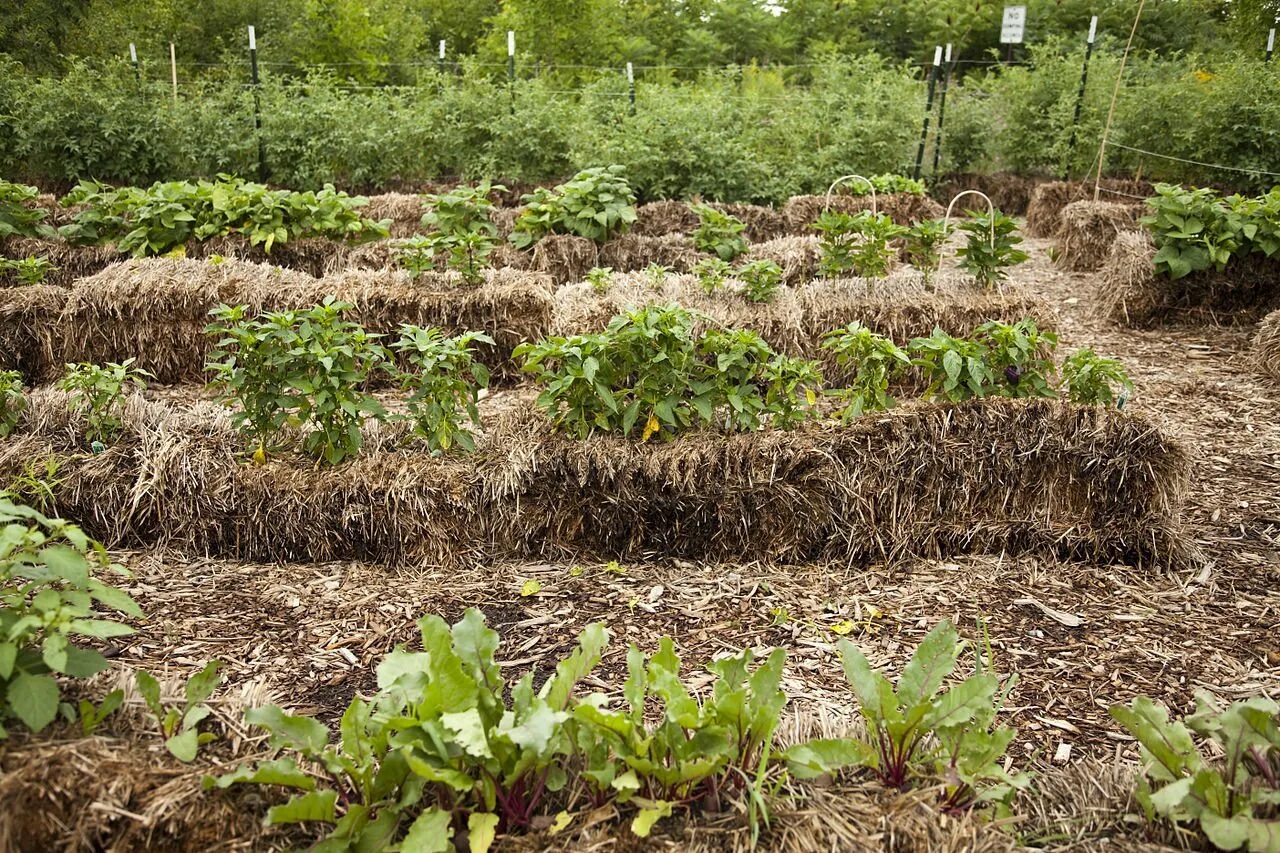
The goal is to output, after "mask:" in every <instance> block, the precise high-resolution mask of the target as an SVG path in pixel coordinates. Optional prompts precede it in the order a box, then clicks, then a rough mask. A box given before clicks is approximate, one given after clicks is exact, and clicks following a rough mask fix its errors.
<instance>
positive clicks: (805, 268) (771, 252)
mask: <svg viewBox="0 0 1280 853" xmlns="http://www.w3.org/2000/svg"><path fill="white" fill-rule="evenodd" d="M821 257H822V250H821V248H820V247H819V244H818V237H817V235H814V234H809V235H807V236H803V237H776V238H774V239H773V240H765V241H764V242H762V243H755V244H753V245H751V246H750V247H748V249H747V253H746V254H745V255H743V256H742V257H740V258H738V260H737V261H736V263H740V264H741V263H748V262H750V261H773V262H774V263H775V264H777V265H778V266H779V267H781V268H782V281H783V283H784V284H787V285H789V286H791V287H799V286H800V285H802V284H804V283H805V282H807V281H811V280H813V279H814V278H816V277H817V275H818V261H819V259H820V258H821Z"/></svg>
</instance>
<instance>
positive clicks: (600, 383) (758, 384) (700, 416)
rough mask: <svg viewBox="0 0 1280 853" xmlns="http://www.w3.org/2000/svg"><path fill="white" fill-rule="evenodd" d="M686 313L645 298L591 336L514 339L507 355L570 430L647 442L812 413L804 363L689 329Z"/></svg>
mask: <svg viewBox="0 0 1280 853" xmlns="http://www.w3.org/2000/svg"><path fill="white" fill-rule="evenodd" d="M694 319H695V318H694V316H693V315H692V314H690V313H689V312H688V311H685V310H684V309H682V308H677V307H674V306H650V307H647V308H643V309H639V310H633V311H629V312H627V313H625V314H621V315H619V316H617V317H614V318H613V320H611V321H610V323H609V326H608V328H606V329H605V331H604V332H602V333H599V334H594V335H578V336H575V337H571V338H560V337H553V338H549V339H547V340H544V341H542V342H540V343H537V344H529V343H526V344H521V345H520V346H519V347H517V348H516V350H515V356H516V357H517V358H520V359H522V360H523V367H524V370H526V371H528V372H530V373H532V374H534V376H535V378H536V380H537V381H538V383H539V384H541V385H542V386H544V387H543V390H542V392H541V394H539V396H538V405H539V406H541V407H542V408H543V409H545V410H546V411H547V413H548V414H549V415H550V416H551V419H552V422H553V423H554V424H555V425H556V426H558V427H560V428H561V429H564V430H566V431H567V432H569V433H570V434H572V435H574V436H576V437H578V438H586V437H587V436H588V435H590V434H592V433H593V432H596V431H600V432H615V433H620V434H622V435H624V436H627V437H630V436H631V435H633V434H634V433H636V432H637V431H638V432H639V433H640V439H641V440H642V441H647V440H649V439H650V438H651V437H652V436H654V435H659V436H660V437H661V438H663V439H669V438H672V437H674V436H675V435H676V434H678V433H679V432H681V431H684V430H687V429H691V428H694V427H698V426H705V425H711V424H717V425H719V426H720V427H722V428H724V429H728V430H753V429H757V428H759V427H760V426H761V425H763V424H764V423H765V422H766V421H768V422H770V423H773V424H775V425H777V426H780V427H784V428H786V427H790V426H793V425H794V424H795V423H797V422H799V421H800V420H803V419H804V418H806V417H809V416H811V415H812V414H813V409H812V407H813V399H812V397H813V394H814V393H815V390H816V388H817V386H818V382H819V381H820V377H819V376H818V374H817V372H816V370H815V369H814V368H813V366H812V365H810V364H808V363H806V362H801V361H797V360H794V359H789V358H787V357H785V356H779V355H776V354H774V352H773V351H772V350H771V349H770V348H769V347H768V345H767V344H765V343H764V341H762V340H760V338H759V337H758V336H757V335H755V334H754V333H753V332H747V331H725V330H710V331H707V332H705V333H703V334H702V335H701V336H697V337H695V336H694V334H693V326H694ZM800 400H803V401H804V403H803V404H802V403H800V402H799V401H800Z"/></svg>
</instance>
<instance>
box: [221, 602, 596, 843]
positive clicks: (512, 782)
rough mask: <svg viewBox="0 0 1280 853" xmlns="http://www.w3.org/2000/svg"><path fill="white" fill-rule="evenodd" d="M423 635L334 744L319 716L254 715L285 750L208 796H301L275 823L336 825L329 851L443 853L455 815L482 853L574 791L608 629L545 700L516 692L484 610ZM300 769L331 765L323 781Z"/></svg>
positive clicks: (524, 683) (391, 666)
mask: <svg viewBox="0 0 1280 853" xmlns="http://www.w3.org/2000/svg"><path fill="white" fill-rule="evenodd" d="M418 628H419V630H420V632H421V636H422V649H423V650H422V651H421V652H410V651H408V650H406V649H404V648H403V647H400V646H397V647H396V649H395V650H394V651H393V652H391V653H390V654H389V655H387V656H386V658H384V659H383V661H382V663H381V664H379V666H378V691H377V693H376V694H375V695H374V697H373V698H372V700H370V701H366V700H364V699H361V698H359V697H356V698H354V699H352V701H351V704H350V706H349V707H348V708H347V711H346V713H345V714H343V716H342V723H341V736H340V739H339V742H338V743H337V744H336V745H331V744H330V743H329V732H328V730H327V729H326V728H325V727H324V725H323V724H322V723H320V722H319V721H317V720H315V719H313V718H310V717H302V716H294V715H291V714H287V713H285V712H284V711H282V710H281V709H279V708H277V707H275V706H271V705H268V706H266V707H263V708H255V709H253V710H251V711H249V712H248V713H247V714H246V715H245V719H246V721H247V722H249V723H251V724H253V725H256V726H260V727H262V728H264V729H266V730H267V731H268V732H269V733H270V734H271V743H272V746H274V747H276V748H278V749H283V750H284V751H286V752H287V753H288V754H287V755H286V757H283V758H278V759H275V760H272V761H266V762H263V763H260V764H258V765H257V766H256V767H253V768H249V767H242V768H240V769H238V770H236V771H234V772H232V773H228V774H226V775H224V776H221V777H219V778H217V779H206V780H205V785H206V787H210V788H211V787H215V786H216V787H219V788H226V787H229V786H231V785H235V784H244V783H257V784H271V785H283V786H286V787H290V788H293V789H296V790H299V791H302V792H303V793H300V794H298V795H296V796H295V797H294V798H293V799H292V800H290V801H289V802H287V803H285V804H284V805H279V806H274V807H273V808H272V809H271V810H270V811H269V812H268V814H267V820H268V822H269V823H273V824H287V823H295V822H301V821H320V822H323V823H328V824H333V827H332V830H331V831H330V833H329V836H328V841H329V843H330V845H331V846H334V847H335V848H337V847H340V848H341V849H348V848H351V847H359V848H361V849H371V850H372V849H385V848H386V847H388V846H389V845H391V844H393V843H396V842H400V843H401V844H402V845H403V848H404V849H427V848H426V847H425V845H426V844H427V842H428V841H430V842H431V843H432V844H435V845H436V846H437V849H443V846H444V845H443V843H442V842H444V841H447V839H448V838H449V836H450V835H452V831H453V830H452V824H453V822H454V820H455V812H456V814H457V815H458V817H459V818H460V817H461V815H462V814H464V813H469V815H468V817H467V828H468V829H469V830H470V846H471V849H472V850H477V851H482V850H487V849H488V847H489V844H490V843H491V842H492V840H493V837H494V834H495V832H496V830H497V828H498V827H499V826H502V827H504V828H505V829H506V830H508V831H514V830H519V829H524V828H527V827H528V826H529V824H530V822H531V821H532V819H533V818H534V817H535V816H536V815H537V814H539V813H540V810H541V809H542V808H543V807H544V803H545V800H546V798H548V797H549V796H553V795H555V794H557V793H558V792H561V791H562V790H564V788H565V785H566V783H567V782H568V773H567V772H566V766H567V765H568V763H569V761H570V758H571V756H572V755H573V754H574V740H573V739H572V731H571V730H572V726H571V725H570V721H571V719H572V716H571V714H572V707H571V706H572V700H573V693H574V690H575V689H576V687H577V685H578V684H579V683H580V682H581V681H582V679H584V678H585V677H586V676H587V675H589V674H590V673H591V671H592V670H593V669H595V667H596V665H597V664H598V663H599V662H600V656H601V653H602V652H603V650H604V647H605V644H606V643H607V639H608V635H607V633H606V631H605V629H604V627H603V626H602V625H591V626H588V627H587V628H586V629H585V630H584V631H583V632H582V634H581V635H580V636H579V638H578V648H577V649H576V650H575V651H574V652H573V654H571V655H570V656H569V657H568V658H566V659H564V660H563V661H561V662H560V663H559V664H558V665H557V666H556V670H555V673H554V674H553V675H552V676H551V677H550V678H548V679H547V680H546V681H544V682H543V683H542V686H541V688H539V689H538V690H537V691H535V690H534V688H533V681H534V674H533V673H532V672H530V673H528V674H526V675H525V676H524V677H523V678H522V679H520V681H519V682H517V683H515V684H513V685H510V686H508V685H507V684H506V682H505V680H504V679H503V677H502V672H501V669H500V668H499V666H498V664H497V662H496V661H495V654H496V652H497V650H498V646H499V638H498V635H497V633H495V632H494V631H493V630H491V629H490V628H488V627H487V626H486V625H485V622H484V617H483V616H482V615H481V614H480V613H479V611H477V610H474V609H468V610H467V611H466V613H465V614H464V615H463V617H462V619H461V620H460V621H459V622H458V623H457V624H455V625H454V626H453V627H452V629H450V627H449V626H448V625H447V624H446V623H445V622H444V620H442V619H440V618H439V617H438V616H428V617H425V618H423V619H422V620H420V621H419V622H418ZM508 697H509V698H508ZM299 759H303V760H305V761H307V762H309V763H314V764H318V765H319V766H320V767H321V768H323V770H324V774H323V775H322V776H321V777H320V778H319V780H318V782H317V778H316V777H315V776H312V775H311V774H308V773H306V772H304V771H303V770H302V768H301V767H299V764H298V761H299ZM339 800H341V802H342V804H343V806H344V812H343V813H342V814H341V815H339V814H338V803H339ZM450 807H452V811H451V809H450Z"/></svg>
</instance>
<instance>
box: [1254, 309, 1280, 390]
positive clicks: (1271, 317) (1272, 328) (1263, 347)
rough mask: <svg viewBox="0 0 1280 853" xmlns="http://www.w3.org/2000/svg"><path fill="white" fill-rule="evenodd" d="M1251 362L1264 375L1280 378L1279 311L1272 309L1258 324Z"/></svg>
mask: <svg viewBox="0 0 1280 853" xmlns="http://www.w3.org/2000/svg"><path fill="white" fill-rule="evenodd" d="M1253 363H1254V365H1255V366H1256V367H1257V368H1258V371H1259V372H1260V373H1262V374H1263V375H1264V376H1269V377H1271V378H1272V379H1276V380H1280V311H1272V312H1271V313H1270V314H1268V315H1267V316H1266V317H1264V318H1263V319H1262V322H1261V323H1259V324H1258V331H1257V333H1256V334H1255V335H1254V336H1253Z"/></svg>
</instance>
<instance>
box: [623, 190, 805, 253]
mask: <svg viewBox="0 0 1280 853" xmlns="http://www.w3.org/2000/svg"><path fill="white" fill-rule="evenodd" d="M709 206H710V207H713V208H715V209H716V210H719V211H721V212H723V213H727V214H729V215H730V216H736V217H737V218H738V219H740V220H741V221H742V222H743V224H745V225H746V226H747V228H746V230H745V231H744V232H743V234H744V235H745V236H746V238H747V240H749V241H750V242H753V243H755V242H759V241H761V240H772V239H773V238H775V237H781V236H784V235H785V234H786V233H787V226H786V218H785V217H784V216H783V213H782V211H780V210H778V209H776V208H773V207H769V206H767V205H760V204H726V203H723V202H711V203H710V204H709ZM697 227H698V214H696V213H694V212H693V208H692V206H691V205H690V204H689V203H687V202H683V201H672V200H663V201H654V202H649V203H648V204H642V205H640V206H639V207H637V208H636V221H635V224H634V225H632V226H631V233H632V234H637V235H640V236H645V237H661V236H662V235H664V234H692V233H693V231H694V230H695V229H696V228H697Z"/></svg>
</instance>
